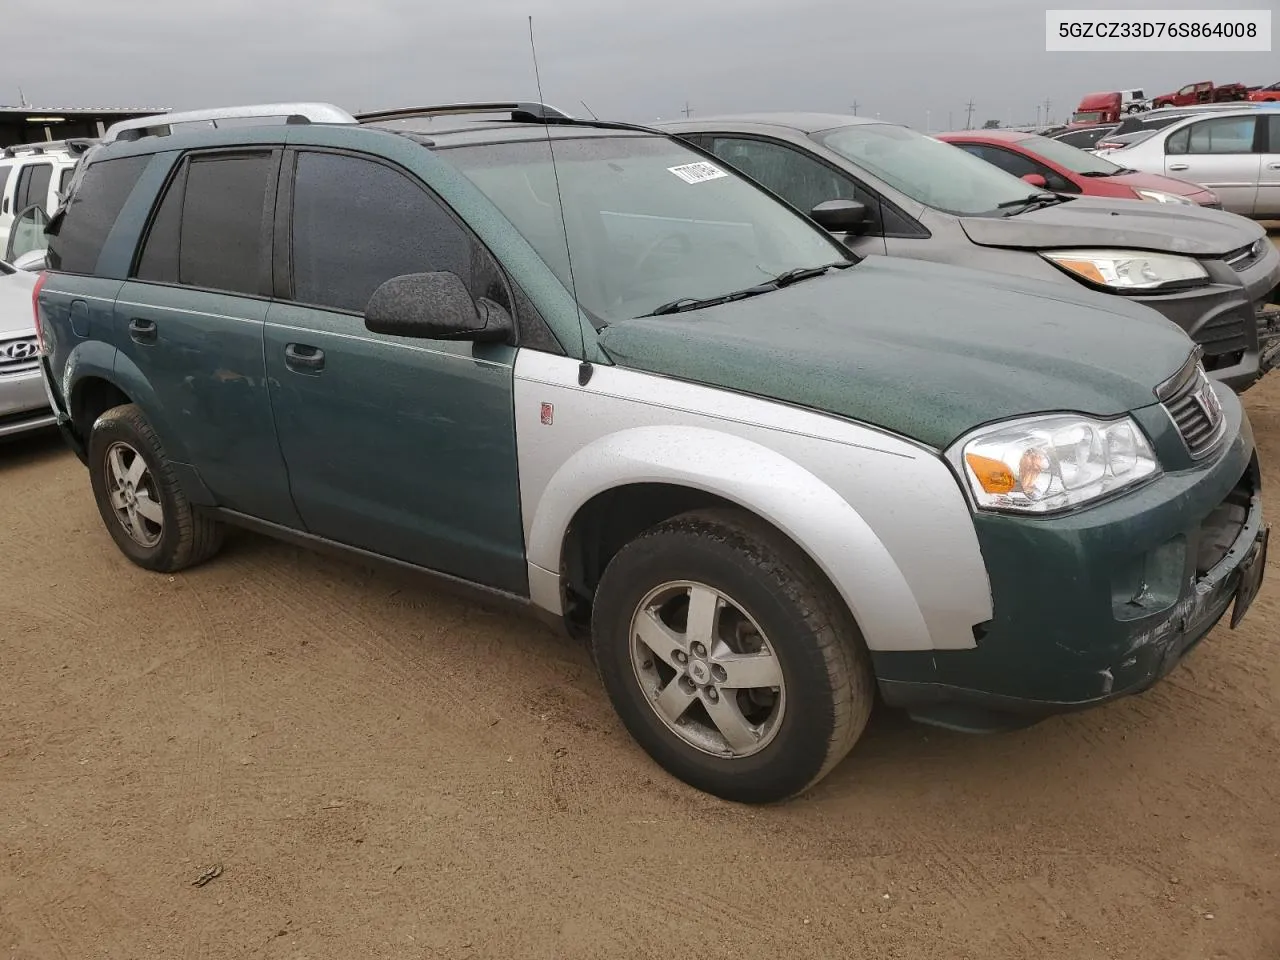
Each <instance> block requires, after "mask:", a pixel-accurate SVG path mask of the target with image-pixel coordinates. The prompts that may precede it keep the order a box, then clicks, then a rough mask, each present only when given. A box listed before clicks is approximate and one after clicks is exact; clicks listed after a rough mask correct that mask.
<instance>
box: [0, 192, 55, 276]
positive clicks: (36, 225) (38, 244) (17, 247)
mask: <svg viewBox="0 0 1280 960" xmlns="http://www.w3.org/2000/svg"><path fill="white" fill-rule="evenodd" d="M48 225H49V215H48V214H47V213H45V212H44V208H43V207H41V206H40V205H39V204H34V203H33V204H32V205H31V206H29V207H27V208H26V209H24V210H23V211H22V212H21V213H20V214H18V215H17V216H16V217H14V218H13V223H12V224H10V226H9V242H8V243H7V244H6V245H5V248H4V259H5V260H8V261H9V262H10V263H13V262H14V261H15V260H17V259H18V258H19V257H22V256H24V255H25V254H28V253H31V252H32V251H36V250H39V251H43V250H44V249H45V248H46V247H47V246H48V243H46V242H45V238H44V229H45V227H47V226H48Z"/></svg>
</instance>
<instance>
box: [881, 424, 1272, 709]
mask: <svg viewBox="0 0 1280 960" xmlns="http://www.w3.org/2000/svg"><path fill="white" fill-rule="evenodd" d="M1226 406H1227V412H1228V417H1229V420H1230V423H1229V425H1228V433H1227V436H1228V437H1229V438H1230V440H1229V442H1226V443H1225V446H1224V448H1223V449H1222V450H1220V451H1219V452H1217V453H1216V454H1215V455H1214V456H1213V457H1212V458H1211V460H1212V462H1211V463H1206V464H1200V465H1192V464H1190V463H1189V462H1188V463H1187V464H1186V465H1185V466H1186V469H1181V470H1173V471H1170V472H1167V473H1166V474H1165V475H1164V476H1163V477H1161V478H1160V479H1159V480H1157V481H1155V482H1154V483H1152V484H1150V485H1149V486H1148V487H1146V488H1142V489H1139V490H1137V491H1134V492H1132V493H1129V494H1127V495H1125V496H1122V497H1119V498H1117V499H1116V500H1114V501H1111V502H1109V503H1104V504H1100V505H1098V506H1096V507H1093V508H1090V509H1086V510H1082V511H1079V512H1077V513H1073V514H1067V515H1064V516H1060V517H1056V518H1021V517H1001V516H992V515H986V516H976V517H975V527H976V529H977V531H978V536H979V542H980V543H981V546H982V553H983V557H984V559H985V560H986V563H987V567H988V574H989V577H990V580H991V590H992V598H993V602H994V610H995V616H994V617H993V619H992V620H991V621H989V622H988V623H985V624H981V625H979V626H977V627H975V629H974V637H975V641H976V645H975V646H974V647H973V648H972V649H969V650H932V651H903V652H880V651H875V652H873V653H872V658H873V661H874V663H875V668H876V674H877V678H878V679H879V682H880V689H881V693H882V695H883V697H884V699H885V700H886V702H888V703H889V704H891V705H894V706H900V707H904V708H906V709H907V710H908V711H909V712H910V713H911V715H912V716H913V717H915V718H916V719H917V720H921V721H923V722H927V723H933V724H937V725H940V726H946V727H951V728H954V729H963V730H970V731H976V730H990V729H1002V728H1008V727H1012V726H1020V725H1025V724H1027V723H1029V722H1034V721H1035V720H1038V719H1040V718H1042V717H1044V716H1047V715H1050V714H1053V713H1060V712H1064V711H1069V710H1078V709H1082V708H1085V707H1090V706H1094V705H1097V704H1100V703H1104V702H1106V701H1108V700H1112V699H1115V698H1117V697H1121V696H1126V695H1129V694H1134V693H1138V692H1140V691H1142V690H1145V689H1147V688H1148V687H1150V686H1151V685H1152V684H1154V683H1155V682H1156V681H1157V680H1159V679H1160V678H1161V677H1163V676H1164V675H1165V674H1167V673H1168V672H1169V671H1170V670H1172V669H1173V668H1174V667H1175V666H1176V665H1177V664H1178V663H1179V661H1180V660H1181V659H1182V657H1183V656H1184V655H1185V654H1186V653H1187V652H1188V651H1189V650H1191V649H1192V648H1193V647H1194V646H1195V645H1196V644H1197V643H1199V642H1200V640H1201V639H1203V638H1204V637H1205V636H1206V635H1207V634H1208V633H1209V632H1210V630H1212V629H1213V627H1214V626H1215V625H1216V624H1217V623H1218V622H1219V621H1220V620H1221V619H1222V618H1223V617H1224V616H1225V615H1226V614H1227V612H1228V610H1232V608H1233V607H1234V612H1233V615H1232V619H1231V626H1233V627H1234V626H1235V625H1236V624H1237V623H1238V622H1239V620H1240V618H1241V617H1242V616H1243V615H1244V613H1245V611H1246V610H1248V608H1249V605H1250V604H1251V603H1252V601H1253V598H1254V597H1255V596H1256V595H1257V592H1258V589H1259V587H1260V586H1261V583H1262V576H1263V571H1264V570H1265V565H1266V550H1267V542H1268V530H1267V527H1266V524H1265V522H1264V520H1263V513H1262V491H1261V474H1260V471H1259V468H1258V462H1257V458H1256V455H1255V452H1254V445H1253V438H1252V432H1251V430H1250V428H1249V423H1248V420H1247V419H1246V418H1245V416H1244V413H1243V410H1242V409H1241V408H1240V406H1239V403H1238V402H1229V403H1228V404H1227V405H1226Z"/></svg>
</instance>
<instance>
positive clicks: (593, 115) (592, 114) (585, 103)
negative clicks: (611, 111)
mask: <svg viewBox="0 0 1280 960" xmlns="http://www.w3.org/2000/svg"><path fill="white" fill-rule="evenodd" d="M578 102H579V103H580V104H582V105H583V106H584V107H586V110H587V113H589V114H591V119H592V120H599V119H600V118H599V117H597V116H596V112H595V111H594V110H592V109H591V108H590V107H588V106H587V101H585V100H579V101H578Z"/></svg>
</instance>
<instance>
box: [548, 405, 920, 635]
mask: <svg viewBox="0 0 1280 960" xmlns="http://www.w3.org/2000/svg"><path fill="white" fill-rule="evenodd" d="M712 505H715V506H733V507H737V508H739V509H742V510H744V511H746V512H747V513H750V514H752V515H754V516H755V517H757V518H758V519H759V520H761V521H763V522H765V523H768V524H769V525H770V526H771V527H773V528H774V529H776V530H777V531H778V532H779V533H781V534H783V535H784V536H786V537H788V538H789V539H790V540H791V541H792V542H794V543H795V544H796V546H797V547H799V549H801V550H802V551H803V552H804V553H805V554H806V555H807V556H808V557H809V558H810V560H812V562H813V563H814V564H815V566H816V567H817V568H818V569H819V570H820V571H821V572H822V574H823V575H824V576H825V577H826V578H827V579H828V581H830V583H831V584H832V585H833V587H834V588H835V589H836V591H837V593H838V594H839V595H840V597H841V598H842V600H843V601H844V603H845V605H846V607H847V608H848V609H849V611H850V613H851V614H852V616H853V617H854V619H855V621H856V622H857V623H858V626H859V628H860V629H861V631H862V633H863V636H864V638H865V639H866V641H867V645H868V647H869V648H871V649H873V650H874V649H877V648H882V649H895V650H903V649H930V648H931V647H932V642H931V639H930V635H929V629H928V626H927V624H926V621H925V617H924V614H923V612H922V611H921V609H920V606H919V604H918V603H917V602H916V598H915V596H914V595H913V593H912V590H911V588H910V586H909V584H908V582H907V580H906V578H905V576H904V575H903V573H902V571H901V570H900V569H899V567H898V565H897V563H896V562H895V561H894V559H893V557H892V556H891V555H890V553H889V551H888V549H887V548H886V547H885V545H884V544H883V543H882V542H881V541H880V539H879V537H878V536H877V535H876V533H875V531H874V530H873V529H872V528H871V527H870V525H869V524H868V523H867V522H866V520H865V519H864V518H863V517H862V516H861V515H860V514H859V513H858V512H857V510H855V509H854V507H853V506H852V505H851V504H849V503H848V502H847V501H845V500H844V499H843V498H842V497H841V496H840V495H839V494H838V493H837V492H836V491H835V490H834V489H833V488H832V487H830V486H828V485H827V484H826V483H825V482H823V481H822V480H821V479H820V478H818V477H817V476H815V475H814V474H813V473H811V472H810V471H809V470H807V469H805V468H804V467H803V466H801V465H800V464H798V463H796V462H795V461H793V460H791V459H788V458H787V457H785V456H783V455H782V454H780V453H778V452H777V451H775V450H773V449H771V448H769V447H766V446H764V445H762V444H760V443H757V442H755V441H753V440H749V439H746V438H743V437H739V436H734V435H730V434H726V433H722V432H719V431H716V430H712V429H708V428H705V427H695V426H648V427H636V428H632V429H627V430H623V431H619V432H617V433H612V434H609V435H607V436H604V437H601V438H599V439H598V440H596V441H594V442H592V443H590V444H588V445H586V446H584V447H582V448H581V449H579V450H578V451H577V452H576V453H574V454H573V455H572V456H571V457H570V458H569V459H568V460H566V461H565V462H564V463H563V464H561V465H560V467H559V469H558V470H556V471H555V473H554V474H553V475H552V476H551V478H550V480H549V482H548V483H547V485H546V487H545V489H544V490H543V492H542V495H541V496H540V497H539V499H538V502H537V504H536V506H535V508H534V510H533V516H532V518H531V519H530V521H529V534H528V559H529V565H530V586H531V592H532V599H533V600H534V602H535V603H537V604H538V605H539V606H541V607H544V608H545V609H547V610H549V611H551V612H552V613H554V614H557V615H565V616H568V615H570V614H572V613H574V612H575V611H573V610H571V609H567V604H566V594H567V593H568V591H566V590H565V587H566V585H567V586H568V587H569V588H570V591H572V590H573V589H575V588H577V589H580V588H581V587H582V586H583V583H582V582H581V581H580V582H579V583H577V584H574V582H573V581H572V579H571V577H572V576H574V575H579V576H580V575H581V573H582V571H581V570H576V571H575V570H574V569H573V565H574V564H580V563H581V562H582V560H581V557H582V554H583V544H582V542H581V541H580V540H579V539H578V538H580V537H581V536H582V535H583V534H584V533H590V532H591V531H592V530H595V529H598V518H599V517H600V516H601V515H602V514H604V513H608V512H619V511H627V510H629V511H630V512H621V513H620V516H621V519H620V520H615V521H614V524H615V533H614V535H613V536H611V537H606V538H605V540H604V542H603V543H595V544H588V547H590V548H599V551H600V553H602V554H605V555H606V556H604V557H596V559H595V564H596V566H598V570H596V571H595V575H596V576H598V575H599V572H600V571H602V570H603V567H604V563H607V559H608V556H611V555H612V553H610V550H612V551H613V552H616V550H617V549H619V548H620V547H621V546H622V544H623V543H625V542H626V540H621V542H615V541H617V540H618V537H619V536H620V535H621V533H623V532H626V531H627V530H628V529H629V527H630V526H634V525H636V524H643V526H640V527H639V528H638V529H635V530H634V531H631V532H632V535H634V534H636V533H639V532H641V530H643V529H648V528H649V527H650V526H653V525H654V524H655V523H660V522H662V520H665V519H668V518H669V517H670V516H674V515H675V514H676V513H681V512H684V511H685V510H686V509H697V508H699V507H702V506H712ZM663 513H666V516H661V515H660V514H663ZM655 518H656V519H655ZM650 520H652V522H648V521H650ZM602 560H603V562H601V561H602ZM588 566H589V565H588ZM569 599H572V597H571V596H570V597H569Z"/></svg>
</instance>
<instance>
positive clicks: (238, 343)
mask: <svg viewBox="0 0 1280 960" xmlns="http://www.w3.org/2000/svg"><path fill="white" fill-rule="evenodd" d="M269 118H275V119H284V120H286V121H287V122H285V123H274V124H273V123H266V122H257V121H263V120H265V119H269ZM238 120H253V121H255V122H251V123H249V122H246V123H240V122H233V121H238ZM69 189H70V199H69V202H68V203H67V205H66V206H65V208H64V212H63V213H61V214H59V215H58V216H57V217H55V219H54V220H53V221H52V223H51V224H50V226H49V228H48V237H49V249H48V252H47V262H48V270H47V272H45V273H43V274H42V275H41V277H40V280H39V284H38V287H37V290H36V293H35V295H34V300H35V310H36V317H37V324H38V330H39V337H40V345H41V352H42V366H43V369H44V373H45V380H46V385H47V388H48V392H49V395H50V400H51V402H52V404H53V406H54V409H55V411H56V414H57V418H58V421H59V423H60V424H61V427H62V430H63V431H64V434H65V436H66V437H67V439H68V441H69V442H70V443H71V444H72V446H73V447H74V449H75V450H76V451H77V453H78V454H79V456H80V457H81V459H82V460H83V461H84V462H85V463H86V465H87V466H88V470H89V477H90V481H91V484H92V488H93V494H94V497H95V498H96V500H97V505H98V508H99V510H100V512H101V514H102V518H103V521H104V523H105V524H106V527H107V529H108V531H109V532H110V534H111V536H112V537H113V538H114V540H115V542H116V544H117V545H118V546H119V548H120V549H121V550H122V551H123V552H124V553H125V554H126V555H127V556H128V557H129V558H130V559H131V560H132V561H134V562H135V563H136V564H138V565H139V566H142V567H145V568H147V569H149V570H158V571H165V572H173V571H176V570H181V569H183V568H185V567H188V566H190V565H192V564H195V563H199V562H201V561H203V560H207V559H208V558H210V557H211V556H213V555H214V554H215V553H216V552H217V550H218V547H219V545H220V543H221V537H222V532H223V529H224V526H225V525H227V524H235V525H240V526H245V527H249V528H252V529H255V530H259V531H263V532H266V533H269V534H272V535H276V536H280V537H284V538H287V539H290V540H293V541H296V542H299V543H303V544H306V545H310V546H314V547H317V548H336V549H338V550H342V551H345V552H347V553H348V554H350V555H352V556H354V557H355V558H357V559H359V560H363V561H378V562H386V563H388V564H390V565H391V566H393V567H397V568H399V569H401V570H413V571H421V572H427V573H430V574H434V575H437V576H439V577H442V578H444V579H445V580H447V581H452V582H453V583H455V584H458V585H463V586H468V587H473V588H478V589H479V590H480V591H481V592H482V593H484V594H486V595H488V596H490V597H500V598H506V599H509V600H514V601H516V602H517V603H520V604H522V605H524V606H526V607H528V608H530V609H531V610H532V611H535V612H540V613H542V614H544V615H545V616H547V617H549V618H552V619H553V620H554V621H555V622H557V623H559V624H562V625H564V626H565V627H567V628H568V629H569V630H570V631H571V632H574V633H576V634H578V635H581V636H583V637H585V638H588V639H589V642H590V645H591V649H592V651H593V654H594V658H595V661H596V664H597V666H598V669H599V672H600V675H601V677H602V679H603V683H604V686H605V688H606V689H607V691H608V694H609V696H610V698H611V699H612V701H613V704H614V706H615V707H616V709H617V711H618V713H619V715H620V716H621V718H622V721H623V722H624V723H625V725H626V726H627V728H628V730H630V732H631V733H632V734H633V736H634V737H635V739H636V740H638V741H639V742H640V744H641V745H642V746H643V747H644V749H645V750H647V751H648V752H649V753H650V754H651V755H652V756H653V758H654V759H655V760H656V761H657V762H658V763H660V764H661V765H662V766H663V767H665V768H666V769H667V770H668V771H670V772H671V773H673V774H674V775H675V776H677V777H680V778H682V779H684V780H685V781H687V782H688V783H691V784H693V785H695V786H697V787H699V788H701V789H703V790H706V791H710V792H711V793H714V794H718V795H720V796H722V797H727V798H731V799H736V800H741V801H751V802H764V801H771V800H777V799H781V798H784V797H788V796H791V795H793V794H795V793H797V792H799V791H802V790H804V789H806V788H807V787H809V786H810V785H811V784H813V783H815V782H816V781H818V780H819V779H820V778H821V777H823V776H824V775H825V774H826V773H827V772H828V771H829V770H830V769H831V768H832V767H833V766H834V765H835V764H836V763H837V762H838V761H839V760H840V759H841V758H842V757H843V756H844V755H845V754H846V753H847V752H848V751H849V750H850V748H851V747H852V746H853V744H854V743H855V741H857V739H858V737H859V735H860V734H861V733H862V730H863V728H864V726H865V724H866V722H867V718H868V715H869V714H870V712H871V709H872V705H873V702H874V701H875V699H876V698H877V695H879V697H881V698H882V699H883V700H885V701H886V702H888V703H889V704H891V705H896V706H901V707H904V708H906V709H907V710H909V711H910V712H911V714H912V715H913V716H915V717H916V718H918V719H920V720H922V721H926V722H931V723H936V724H941V725H945V726H949V727H952V728H959V729H970V730H974V729H990V728H994V727H999V726H1009V725H1015V724H1018V723H1023V722H1027V721H1029V720H1033V719H1035V718H1037V717H1041V716H1044V715H1046V714H1049V713H1053V712H1055V711H1061V710H1065V709H1071V708H1076V707H1082V706H1088V705H1091V704H1097V703H1100V702H1102V701H1105V700H1108V699H1110V698H1113V697H1117V696H1121V695H1124V694H1129V693H1134V692H1136V691H1139V690H1142V689H1144V688H1146V687H1148V686H1149V685H1150V684H1152V683H1153V682H1155V681H1156V680H1157V679H1158V678H1159V677H1161V676H1162V675H1163V674H1165V673H1166V672H1167V671H1168V670H1170V669H1171V668H1172V667H1173V665H1174V664H1175V663H1176V662H1177V661H1178V660H1179V658H1180V657H1181V656H1182V655H1183V654H1184V653H1185V652H1186V651H1187V650H1188V649H1189V648H1190V647H1191V646H1192V645H1194V644H1195V643H1196V642H1197V641H1198V640H1200V639H1201V638H1202V637H1203V636H1204V635H1205V634H1206V633H1207V632H1208V631H1209V630H1210V628H1211V627H1212V626H1213V625H1214V624H1215V623H1216V622H1217V621H1218V620H1219V619H1220V618H1221V617H1222V616H1223V615H1224V614H1225V613H1226V611H1227V610H1228V609H1229V608H1231V607H1232V606H1233V604H1234V614H1233V620H1234V619H1238V618H1239V617H1240V616H1241V615H1242V614H1243V613H1244V611H1245V609H1246V608H1247V607H1248V605H1249V603H1250V601H1251V599H1252V598H1253V597H1254V595H1255V594H1256V592H1257V590H1258V586H1259V583H1260V580H1261V577H1262V571H1263V569H1264V565H1265V547H1266V528H1265V526H1264V524H1263V520H1262V515H1261V506H1260V488H1259V482H1260V481H1259V469H1258V463H1257V459H1256V455H1255V451H1254V444H1253V438H1252V433H1251V430H1250V427H1249V423H1248V420H1247V419H1246V417H1245V415H1244V412H1243V410H1242V408H1241V406H1240V402H1239V401H1238V400H1237V399H1236V397H1235V396H1234V395H1233V394H1232V393H1231V392H1230V391H1229V390H1227V389H1226V388H1224V387H1221V386H1219V385H1215V384H1212V383H1211V382H1210V381H1209V380H1207V379H1206V377H1205V373H1204V370H1203V368H1202V366H1201V364H1200V363H1199V360H1198V357H1197V354H1196V348H1195V346H1194V344H1193V343H1192V342H1191V341H1190V340H1189V339H1188V338H1187V336H1186V335H1185V334H1184V333H1182V332H1181V331H1180V330H1179V329H1178V328H1177V327H1175V326H1174V325H1173V324H1172V323H1169V322H1168V321H1166V320H1164V319H1163V318H1161V317H1159V316H1158V315H1157V314H1155V313H1154V312H1153V311H1151V310H1149V309H1148V308H1146V307H1143V306H1140V305H1133V304H1128V303H1126V302H1125V301H1123V300H1122V299H1121V298H1118V297H1107V296H1104V295H1102V294H1095V293H1092V292H1089V291H1086V290H1083V289H1081V290H1073V289H1069V288H1064V287H1063V286H1062V285H1060V284H1056V283H1049V282H1038V281H1032V280H1021V279H1017V278H1011V277H1008V276H999V275H994V274H985V273H979V272H976V271H972V270H967V269H963V268H959V267H951V266H943V265H938V264H931V263H923V262H914V261H909V260H892V259H887V258H882V257H868V258H866V259H860V258H858V257H857V256H856V255H854V254H852V253H850V252H849V251H848V250H846V249H845V248H844V247H842V246H841V245H840V244H838V243H837V242H835V241H834V240H832V239H831V238H830V236H829V235H828V234H827V233H826V232H825V231H823V230H822V229H820V228H819V227H818V226H817V225H816V224H815V223H814V222H813V221H812V220H810V219H808V218H807V217H805V216H803V215H801V214H799V213H797V212H795V211H793V210H791V209H790V208H789V207H787V206H785V205H784V204H782V203H780V202H778V201H777V200H775V199H774V198H773V197H772V195H770V194H768V193H766V192H764V191H763V190H762V189H761V188H759V187H757V186H755V185H754V184H753V183H752V182H750V181H749V180H746V179H744V178H742V177H740V176H739V175H738V174H736V173H734V172H733V171H731V170H729V169H727V168H725V167H722V166H720V165H719V164H718V163H717V162H716V161H715V159H714V158H713V157H711V156H710V155H709V154H706V153H703V152H701V151H699V150H698V149H697V148H696V147H693V146H690V145H688V144H685V143H682V142H680V141H678V140H675V139H673V138H671V137H669V136H667V135H664V134H662V133H660V132H656V131H653V130H649V129H645V128H641V127H634V126H629V125H625V124H609V123H603V122H590V121H580V120H574V119H571V118H568V117H566V116H564V115H562V114H560V113H559V112H558V111H555V110H553V109H551V108H548V107H545V106H543V105H541V104H486V105H474V104H473V105H462V106H453V107H440V108H423V109H418V110H401V111H389V112H386V113H381V114H373V115H366V116H363V117H360V118H354V117H352V116H350V115H348V114H346V113H344V112H343V111H341V110H339V109H337V108H336V107H332V106H327V105H323V104H288V105H281V104H273V105H267V106H264V107H260V108H237V109H230V110H226V111H203V112H197V113H192V114H178V115H173V114H171V115H166V116H164V117H156V118H150V119H144V120H138V121H127V122H125V123H123V124H120V125H117V126H116V127H113V128H112V129H111V130H109V131H108V133H107V135H106V137H105V138H104V140H103V142H102V143H101V144H99V145H97V146H96V147H94V148H93V149H92V150H91V151H90V152H89V153H88V154H87V155H86V156H85V158H84V159H83V161H82V163H81V165H80V166H79V167H78V169H77V171H76V173H75V176H74V177H73V179H72V183H71V185H70V188H69ZM833 203H834V204H835V206H834V207H833V208H832V209H829V210H826V211H825V213H824V216H825V217H826V218H827V219H828V220H829V219H832V218H837V219H838V218H839V217H840V216H841V215H842V213H841V211H842V210H845V208H843V207H841V206H840V205H841V203H843V202H842V201H834V202H833ZM845 212H846V213H848V214H849V215H850V216H856V215H857V213H858V211H857V210H856V209H854V208H849V209H847V210H845Z"/></svg>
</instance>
